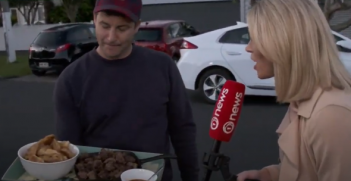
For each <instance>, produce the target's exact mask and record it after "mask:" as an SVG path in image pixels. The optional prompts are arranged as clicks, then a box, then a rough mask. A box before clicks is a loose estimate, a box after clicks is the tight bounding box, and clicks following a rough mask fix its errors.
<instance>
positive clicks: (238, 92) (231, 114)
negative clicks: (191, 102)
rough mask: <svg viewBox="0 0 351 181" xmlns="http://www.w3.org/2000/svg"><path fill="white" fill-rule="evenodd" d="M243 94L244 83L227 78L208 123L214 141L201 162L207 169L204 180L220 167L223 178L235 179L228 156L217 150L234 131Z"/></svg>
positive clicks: (207, 179)
mask: <svg viewBox="0 0 351 181" xmlns="http://www.w3.org/2000/svg"><path fill="white" fill-rule="evenodd" d="M244 96H245V85H244V84H241V83H238V82H234V81H231V80H228V81H226V83H225V84H224V85H223V88H222V90H221V92H220V94H219V96H218V100H217V103H216V105H215V109H214V111H213V115H212V119H211V124H210V132H209V134H210V137H211V138H212V139H214V140H215V142H214V144H213V148H212V151H211V153H210V155H207V154H206V153H205V156H204V160H203V163H204V166H205V168H206V169H207V171H206V173H205V177H204V179H203V180H204V181H209V180H210V178H211V175H212V171H218V170H220V169H221V171H222V174H223V177H224V178H225V179H229V180H230V179H233V180H236V176H232V175H231V174H230V173H229V157H225V156H223V155H221V154H220V153H219V152H220V147H221V143H222V142H229V141H230V139H231V137H232V135H233V133H234V130H235V128H236V125H237V123H238V119H239V116H240V112H241V108H242V105H243V101H244ZM224 162H225V163H224ZM216 164H217V165H216ZM226 164H227V165H226ZM223 169H224V171H223ZM247 181H249V180H247Z"/></svg>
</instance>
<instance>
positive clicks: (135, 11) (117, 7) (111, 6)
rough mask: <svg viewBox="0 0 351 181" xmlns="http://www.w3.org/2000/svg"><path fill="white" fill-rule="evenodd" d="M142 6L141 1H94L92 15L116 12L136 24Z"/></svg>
mask: <svg viewBox="0 0 351 181" xmlns="http://www.w3.org/2000/svg"><path fill="white" fill-rule="evenodd" d="M142 6H143V3H142V0H96V3H95V8H94V13H97V12H99V11H105V10H109V11H116V12H118V13H121V14H124V15H125V16H126V17H128V18H130V19H131V20H133V21H134V22H137V21H139V20H140V15H141V7H142Z"/></svg>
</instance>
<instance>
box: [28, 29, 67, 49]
mask: <svg viewBox="0 0 351 181" xmlns="http://www.w3.org/2000/svg"><path fill="white" fill-rule="evenodd" d="M65 41H66V36H65V33H64V32H62V31H44V32H41V33H39V35H38V36H37V38H36V39H35V40H34V42H33V44H35V45H39V46H58V45H63V44H65Z"/></svg>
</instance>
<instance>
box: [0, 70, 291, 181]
mask: <svg viewBox="0 0 351 181" xmlns="http://www.w3.org/2000/svg"><path fill="white" fill-rule="evenodd" d="M54 81H55V77H50V76H48V77H41V78H37V77H35V76H27V77H22V78H17V79H13V80H11V79H10V80H1V81H0V121H1V126H0V133H1V135H2V136H1V137H0V145H1V147H0V148H1V149H0V160H1V164H0V174H1V175H2V174H3V173H4V172H5V171H6V169H7V167H8V166H9V165H10V164H11V163H12V161H13V160H14V159H15V158H16V156H17V150H18V149H19V148H20V147H21V146H23V145H25V144H27V143H30V142H34V141H36V140H38V139H40V138H42V137H43V136H45V135H48V134H51V133H54V120H53V118H54V112H53V103H52V92H53V88H54V83H53V82H54ZM188 94H189V98H190V100H191V104H192V109H193V114H194V118H195V121H196V124H197V126H198V131H197V141H198V145H197V147H198V150H199V153H200V155H199V157H200V158H201V157H202V154H203V152H205V151H209V150H210V149H211V148H212V144H213V140H211V138H210V137H209V136H208V131H209V124H210V118H211V115H212V112H213V108H214V105H209V104H206V103H204V102H203V101H201V100H200V99H199V97H198V96H197V95H196V94H195V92H192V91H189V92H188ZM244 102H245V103H244V106H243V109H242V113H241V117H240V120H239V124H238V125H237V128H236V130H235V133H234V135H233V137H232V140H231V141H230V142H229V143H224V144H222V148H221V151H222V152H223V153H224V154H226V155H228V156H230V157H231V165H230V166H231V169H230V170H231V171H232V172H233V173H238V172H240V171H243V170H246V169H259V168H262V167H263V166H266V165H269V164H274V163H277V161H278V146H277V135H276V133H275V130H276V128H277V127H278V125H279V123H280V121H281V119H282V118H283V116H284V114H285V111H286V110H287V106H286V105H279V104H277V103H275V99H274V98H272V97H245V101H244ZM173 167H174V169H175V179H174V181H180V177H179V174H177V173H178V171H176V170H177V166H176V163H174V165H173ZM202 170H203V169H202ZM211 180H222V178H221V176H220V174H219V173H214V174H213V176H212V179H211Z"/></svg>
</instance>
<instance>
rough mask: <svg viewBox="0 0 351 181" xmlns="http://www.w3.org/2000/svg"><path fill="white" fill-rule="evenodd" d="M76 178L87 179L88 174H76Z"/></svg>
mask: <svg viewBox="0 0 351 181" xmlns="http://www.w3.org/2000/svg"><path fill="white" fill-rule="evenodd" d="M78 177H79V178H82V179H87V178H88V173H87V172H84V171H82V172H78Z"/></svg>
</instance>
